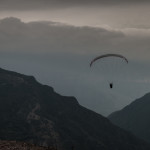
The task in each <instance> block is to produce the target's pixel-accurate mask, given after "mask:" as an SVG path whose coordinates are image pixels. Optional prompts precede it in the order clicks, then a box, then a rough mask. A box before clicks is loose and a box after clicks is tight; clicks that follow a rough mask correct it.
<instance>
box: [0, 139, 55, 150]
mask: <svg viewBox="0 0 150 150" xmlns="http://www.w3.org/2000/svg"><path fill="white" fill-rule="evenodd" d="M0 150H56V149H55V148H52V147H42V146H36V145H33V144H29V143H24V142H17V141H1V140H0Z"/></svg>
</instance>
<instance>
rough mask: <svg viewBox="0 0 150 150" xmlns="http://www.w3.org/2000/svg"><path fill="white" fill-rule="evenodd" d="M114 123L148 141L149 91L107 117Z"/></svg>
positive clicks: (149, 127) (149, 117)
mask: <svg viewBox="0 0 150 150" xmlns="http://www.w3.org/2000/svg"><path fill="white" fill-rule="evenodd" d="M108 118H109V119H110V120H111V121H112V122H113V123H114V124H116V125H118V126H120V127H122V128H124V129H126V130H129V131H131V132H133V133H134V134H135V135H137V136H138V137H140V138H143V139H145V140H146V141H148V142H150V93H148V94H146V95H144V96H143V97H141V98H139V99H137V100H135V101H134V102H132V103H131V104H130V105H128V106H126V107H125V108H124V109H122V110H120V111H117V112H114V113H112V114H111V115H110V116H109V117H108Z"/></svg>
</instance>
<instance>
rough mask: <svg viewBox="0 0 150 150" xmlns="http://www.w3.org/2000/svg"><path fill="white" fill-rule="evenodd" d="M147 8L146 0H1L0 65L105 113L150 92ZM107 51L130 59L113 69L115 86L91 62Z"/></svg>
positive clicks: (148, 13) (106, 74) (149, 21)
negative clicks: (111, 85)
mask: <svg viewBox="0 0 150 150" xmlns="http://www.w3.org/2000/svg"><path fill="white" fill-rule="evenodd" d="M149 9H150V2H148V1H147V0H142V1H141V0H130V1H129V0H126V1H123V0H113V1H111V2H106V1H104V0H92V1H91V0H86V1H85V0H80V1H79V0H76V1H74V0H64V1H60V0H55V1H54V0H30V1H29V0H1V1H0V64H1V65H0V67H1V68H4V69H8V70H13V71H17V72H20V73H24V74H26V75H33V76H35V77H36V79H37V80H38V81H39V82H41V83H42V84H48V85H50V86H52V87H53V88H54V89H55V91H56V92H58V93H60V94H62V95H68V96H75V97H76V98H77V100H78V102H79V103H80V104H81V105H83V106H85V107H87V108H90V109H92V110H94V111H96V112H98V113H100V114H102V115H104V116H107V115H108V114H110V113H111V112H113V111H115V110H119V109H121V108H122V107H124V106H126V105H128V104H129V103H130V102H132V101H133V100H135V99H136V98H139V97H140V96H143V95H144V94H145V93H147V92H150V85H149V83H150V78H149V76H150V70H149V64H150V45H149V42H150V20H149V16H150V11H149ZM107 53H117V54H121V55H123V56H125V57H126V58H127V59H128V60H129V64H127V65H126V64H123V63H122V62H121V63H118V64H119V65H120V64H121V65H122V64H123V66H121V68H119V69H118V70H117V72H116V70H113V69H112V71H111V72H112V74H114V72H115V73H116V74H114V75H113V76H114V77H115V79H114V88H113V89H109V81H108V72H107V68H105V67H104V70H101V68H100V71H99V70H97V69H95V68H93V67H92V68H90V67H89V63H90V61H91V60H92V59H93V58H95V57H97V56H99V55H102V54H107ZM108 67H110V68H112V65H108ZM115 69H116V68H115ZM104 72H105V73H104ZM109 74H111V73H109Z"/></svg>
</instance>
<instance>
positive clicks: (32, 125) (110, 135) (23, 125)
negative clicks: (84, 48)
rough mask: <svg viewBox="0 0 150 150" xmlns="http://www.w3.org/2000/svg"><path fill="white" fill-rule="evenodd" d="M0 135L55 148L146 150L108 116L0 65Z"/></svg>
mask: <svg viewBox="0 0 150 150" xmlns="http://www.w3.org/2000/svg"><path fill="white" fill-rule="evenodd" d="M0 139H1V140H16V141H26V142H29V143H34V144H38V145H42V146H54V147H57V149H58V150H70V149H71V148H72V149H73V147H74V149H75V150H149V149H150V145H149V144H147V143H146V142H144V141H142V140H139V139H138V138H136V137H135V136H134V135H132V134H130V133H128V132H126V131H124V130H123V129H120V128H119V127H117V126H115V125H113V124H112V123H111V122H110V121H109V120H108V119H107V118H105V117H103V116H101V115H99V114H97V113H95V112H93V111H90V110H88V109H86V108H84V107H82V106H80V105H79V104H78V102H77V100H76V99H75V98H74V97H66V96H61V95H59V94H58V93H56V92H54V90H53V88H51V87H49V86H47V85H42V84H40V83H38V82H37V81H36V80H35V78H34V77H32V76H26V75H22V74H18V73H15V72H11V71H6V70H3V69H0Z"/></svg>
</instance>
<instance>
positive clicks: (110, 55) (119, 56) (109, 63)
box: [90, 54, 128, 89]
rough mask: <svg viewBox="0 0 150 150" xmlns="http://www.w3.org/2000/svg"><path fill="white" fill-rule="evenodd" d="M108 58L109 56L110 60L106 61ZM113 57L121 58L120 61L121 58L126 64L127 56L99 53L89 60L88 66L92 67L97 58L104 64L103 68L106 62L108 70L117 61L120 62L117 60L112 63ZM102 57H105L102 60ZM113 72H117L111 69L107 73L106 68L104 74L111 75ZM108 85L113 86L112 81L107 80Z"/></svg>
mask: <svg viewBox="0 0 150 150" xmlns="http://www.w3.org/2000/svg"><path fill="white" fill-rule="evenodd" d="M108 58H111V61H108ZM114 58H117V59H118V58H119V59H120V60H121V62H122V60H123V63H124V62H125V63H126V64H128V60H127V58H126V57H124V56H122V55H120V54H104V55H100V56H98V57H96V58H94V59H93V60H92V61H91V62H90V67H92V66H93V64H94V63H95V62H97V61H98V60H99V61H100V62H101V63H103V65H104V66H103V68H104V69H105V68H107V67H106V66H105V63H107V65H109V70H112V68H114V67H115V65H116V64H117V63H118V64H120V63H121V62H120V60H119V62H117V63H116V62H115V63H114V64H113V61H114ZM104 59H105V60H104ZM102 60H103V61H102ZM100 65H101V64H100ZM100 67H101V66H100ZM113 72H117V71H115V70H112V72H109V73H108V70H107V71H106V74H105V75H106V76H107V75H108V74H109V75H110V76H111V75H112V74H113ZM109 87H110V89H112V88H113V82H112V81H109Z"/></svg>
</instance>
